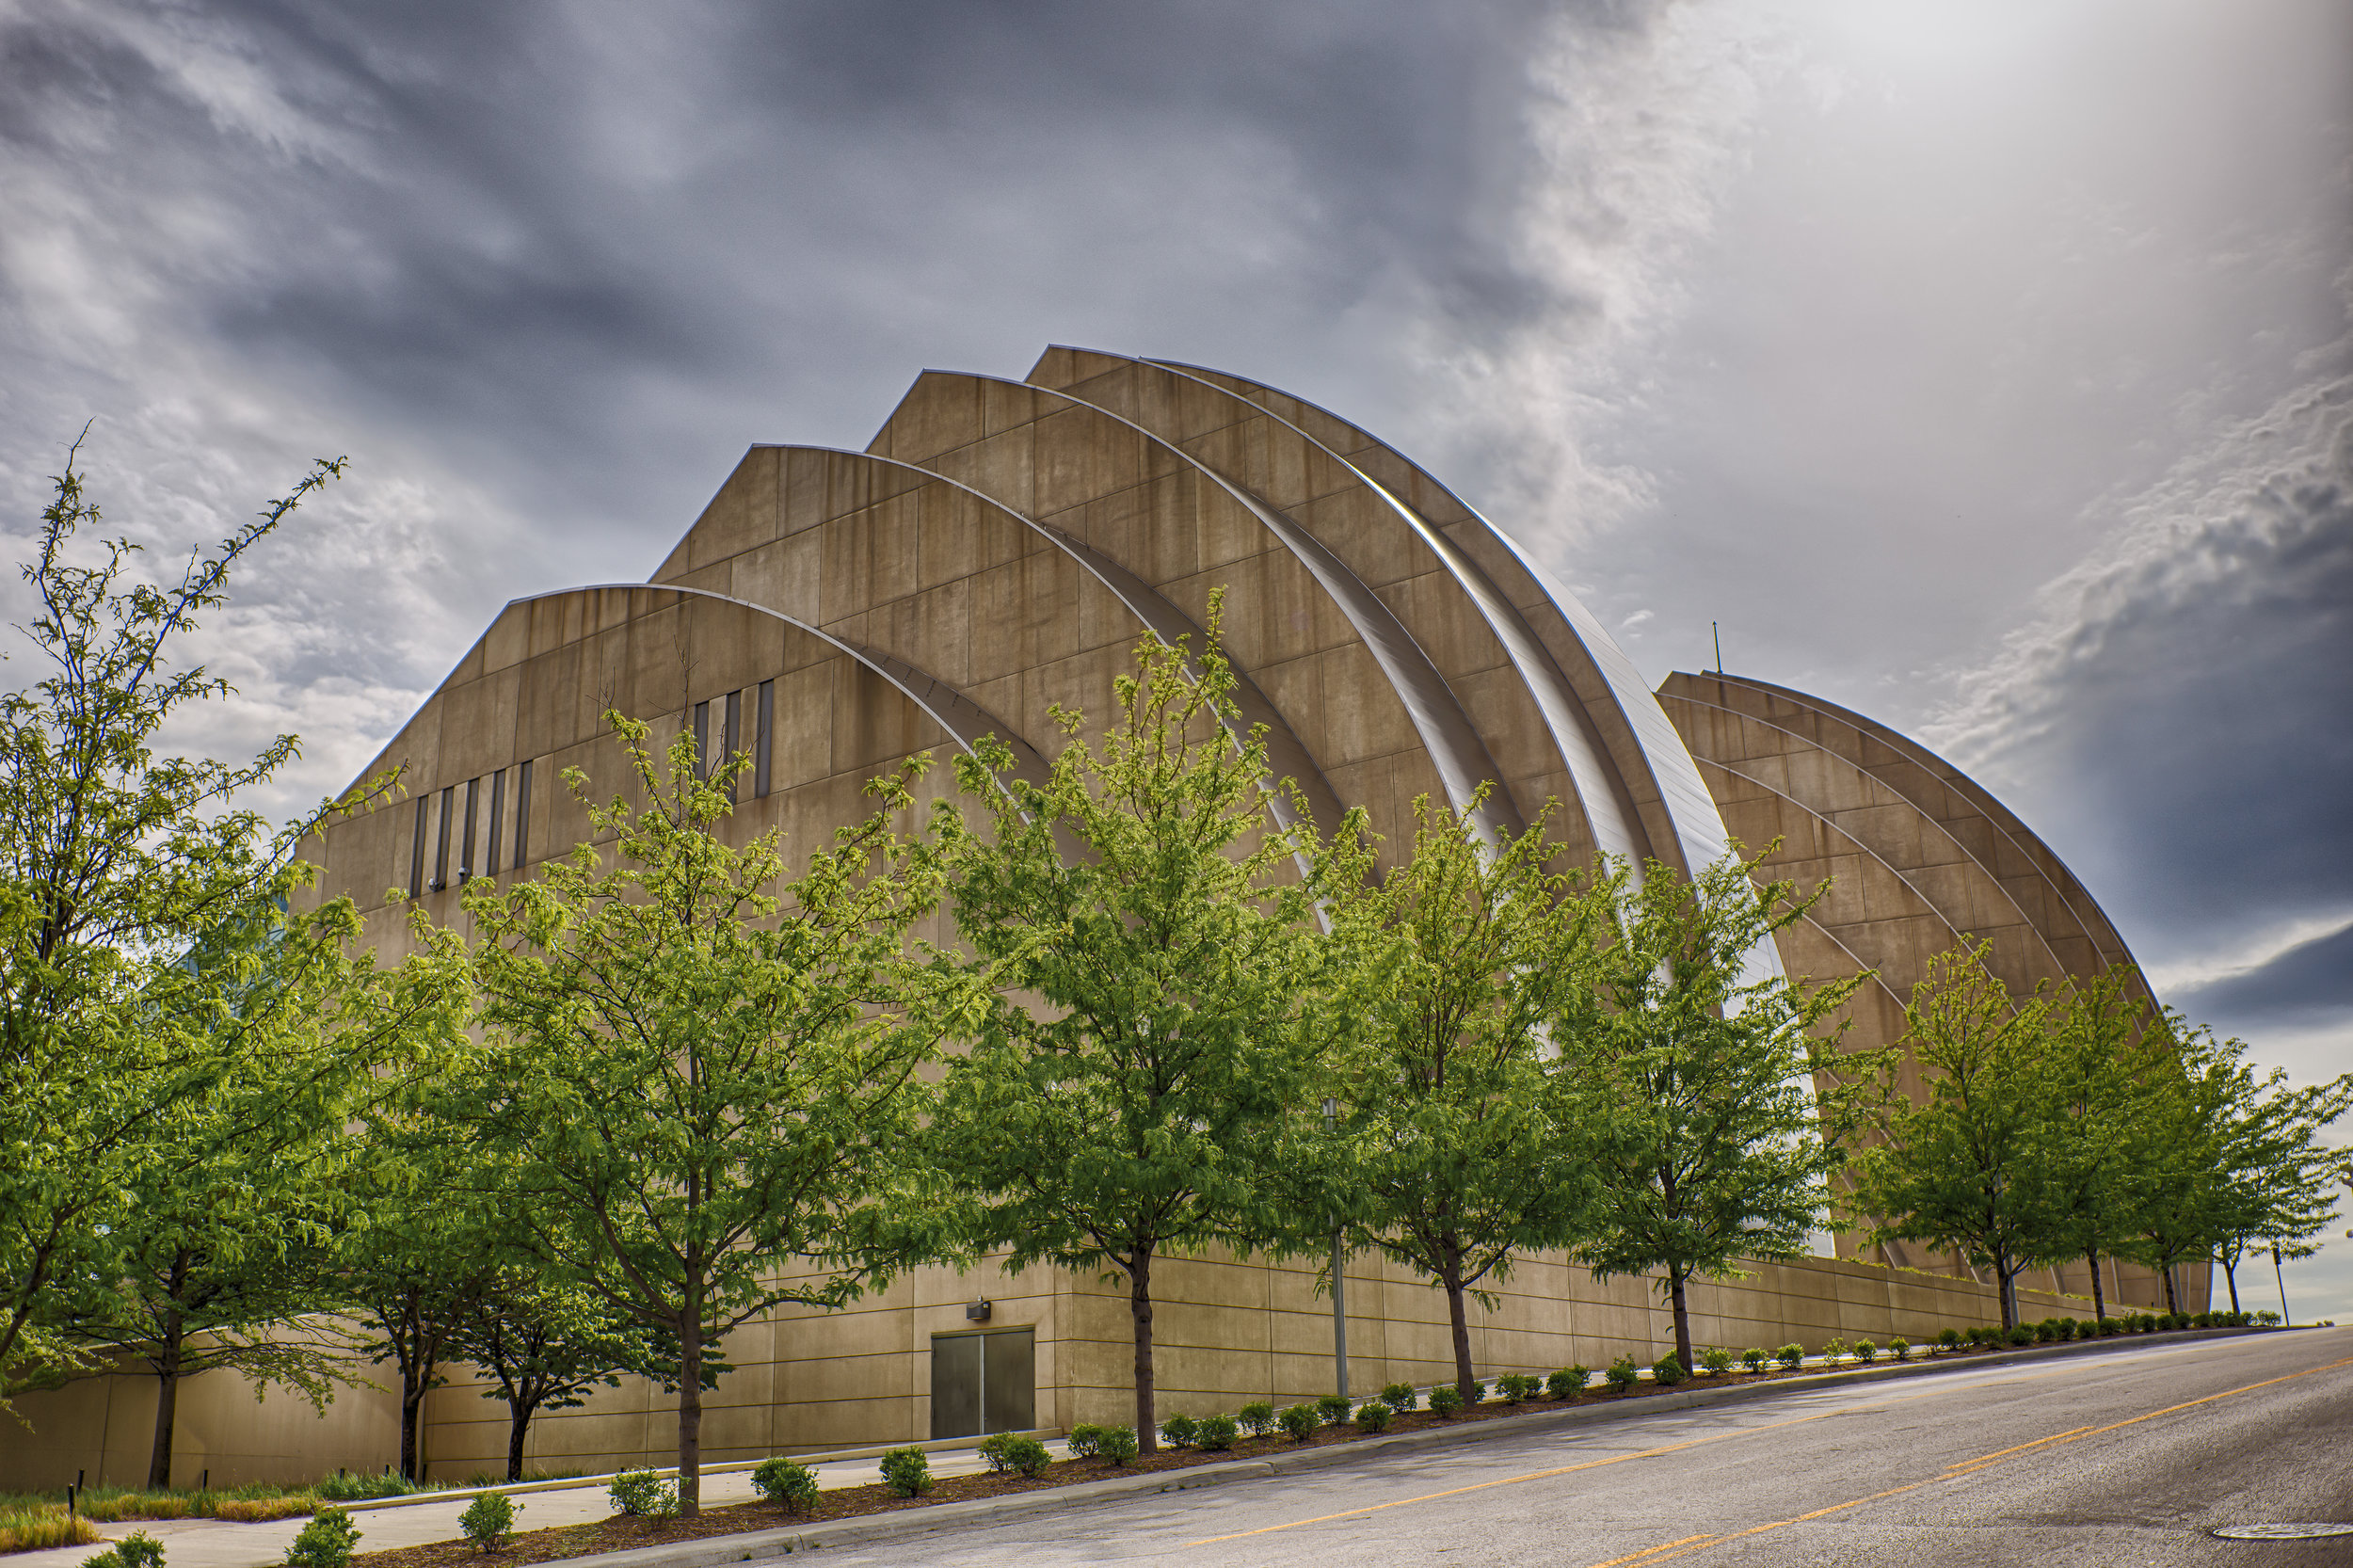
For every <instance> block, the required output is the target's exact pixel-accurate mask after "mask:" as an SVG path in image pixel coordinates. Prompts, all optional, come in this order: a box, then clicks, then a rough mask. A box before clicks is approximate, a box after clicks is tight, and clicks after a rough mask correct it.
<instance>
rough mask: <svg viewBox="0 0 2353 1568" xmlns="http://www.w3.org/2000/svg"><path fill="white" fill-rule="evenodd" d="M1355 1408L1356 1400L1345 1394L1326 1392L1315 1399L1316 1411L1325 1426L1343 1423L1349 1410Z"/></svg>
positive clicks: (1346, 1419) (1345, 1421)
mask: <svg viewBox="0 0 2353 1568" xmlns="http://www.w3.org/2000/svg"><path fill="white" fill-rule="evenodd" d="M1355 1408H1356V1401H1355V1400H1352V1399H1350V1398H1349V1397H1348V1396H1347V1395H1345V1394H1326V1395H1324V1396H1323V1398H1321V1399H1320V1400H1317V1401H1316V1411H1317V1413H1318V1414H1320V1415H1321V1416H1322V1417H1323V1424H1324V1425H1325V1426H1327V1427H1337V1426H1343V1425H1345V1424H1346V1423H1347V1421H1348V1417H1349V1414H1350V1412H1352V1411H1353V1410H1354V1409H1355Z"/></svg>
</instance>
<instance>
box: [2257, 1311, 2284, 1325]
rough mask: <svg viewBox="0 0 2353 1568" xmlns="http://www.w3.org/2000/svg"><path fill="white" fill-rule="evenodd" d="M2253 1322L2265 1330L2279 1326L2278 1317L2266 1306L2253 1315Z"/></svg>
mask: <svg viewBox="0 0 2353 1568" xmlns="http://www.w3.org/2000/svg"><path fill="white" fill-rule="evenodd" d="M2255 1321H2256V1322H2257V1323H2259V1324H2261V1325H2262V1326H2263V1327H2265V1328H2273V1327H2276V1326H2277V1325H2278V1324H2279V1321H2280V1315H2279V1314H2278V1313H2277V1312H2274V1311H2272V1310H2271V1308H2269V1307H2267V1306H2266V1307H2265V1308H2264V1309H2263V1310H2262V1311H2261V1312H2258V1313H2256V1314H2255Z"/></svg>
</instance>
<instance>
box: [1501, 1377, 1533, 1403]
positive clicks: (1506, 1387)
mask: <svg viewBox="0 0 2353 1568" xmlns="http://www.w3.org/2000/svg"><path fill="white" fill-rule="evenodd" d="M1544 1385H1545V1384H1544V1379H1542V1378H1534V1377H1529V1375H1528V1374H1526V1373H1525V1372H1506V1373H1504V1374H1503V1376H1501V1377H1499V1378H1497V1379H1496V1392H1497V1394H1499V1395H1501V1396H1502V1398H1503V1402H1504V1403H1505V1404H1518V1403H1520V1402H1521V1401H1522V1400H1527V1399H1530V1398H1532V1397H1533V1396H1534V1395H1535V1392H1536V1390H1537V1389H1539V1388H1542V1387H1543V1386H1544Z"/></svg>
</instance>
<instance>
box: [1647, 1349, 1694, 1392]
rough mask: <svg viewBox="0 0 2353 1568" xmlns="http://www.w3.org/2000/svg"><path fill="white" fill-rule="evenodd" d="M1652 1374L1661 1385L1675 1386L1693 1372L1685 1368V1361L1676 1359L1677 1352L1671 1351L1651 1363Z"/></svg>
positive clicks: (1652, 1377) (1663, 1386)
mask: <svg viewBox="0 0 2353 1568" xmlns="http://www.w3.org/2000/svg"><path fill="white" fill-rule="evenodd" d="M1650 1375H1651V1379H1652V1381H1653V1382H1655V1383H1657V1384H1658V1386H1659V1387H1661V1388H1673V1386H1674V1385H1675V1384H1678V1383H1681V1382H1682V1381H1683V1380H1684V1379H1685V1378H1688V1377H1689V1376H1690V1375H1691V1374H1690V1373H1689V1372H1687V1371H1685V1370H1684V1369H1683V1363H1682V1362H1681V1361H1679V1360H1677V1359H1676V1357H1675V1352H1673V1351H1669V1352H1667V1353H1666V1354H1665V1355H1662V1356H1660V1357H1659V1358H1658V1359H1657V1360H1656V1361H1654V1362H1652V1363H1651V1364H1650Z"/></svg>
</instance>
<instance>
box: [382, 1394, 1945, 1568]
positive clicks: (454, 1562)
mask: <svg viewBox="0 0 2353 1568" xmlns="http://www.w3.org/2000/svg"><path fill="white" fill-rule="evenodd" d="M1938 1359H1940V1360H1942V1359H1946V1357H1944V1356H1940V1357H1939V1358H1938ZM1816 1370H1817V1371H1818V1370H1819V1368H1816ZM1801 1375H1804V1374H1802V1373H1800V1372H1785V1371H1783V1370H1781V1369H1780V1368H1773V1369H1772V1370H1770V1371H1766V1372H1734V1373H1730V1374H1727V1375H1725V1376H1722V1377H1700V1378H1694V1379H1692V1380H1691V1382H1690V1383H1689V1384H1686V1386H1687V1387H1694V1386H1695V1387H1702V1388H1705V1387H1714V1386H1718V1385H1721V1384H1736V1383H1737V1384H1750V1383H1772V1382H1778V1381H1779V1380H1781V1379H1783V1378H1790V1377H1798V1376H1801ZM1666 1392H1668V1390H1666V1389H1664V1388H1661V1387H1659V1386H1658V1385H1657V1384H1653V1383H1642V1384H1636V1385H1635V1386H1634V1389H1633V1391H1632V1392H1630V1393H1625V1394H1615V1393H1611V1392H1609V1391H1608V1390H1607V1389H1593V1390H1589V1391H1588V1392H1586V1393H1585V1394H1583V1395H1581V1396H1579V1397H1578V1398H1577V1399H1574V1400H1556V1399H1552V1398H1550V1397H1548V1396H1545V1395H1539V1396H1538V1397H1536V1398H1535V1399H1532V1400H1529V1401H1528V1402H1527V1403H1525V1404H1517V1405H1510V1404H1505V1403H1503V1402H1502V1401H1501V1400H1489V1401H1488V1402H1487V1403H1485V1404H1482V1405H1480V1406H1478V1407H1476V1408H1475V1409H1472V1410H1468V1411H1465V1412H1462V1413H1461V1414H1459V1415H1457V1416H1454V1417H1453V1418H1452V1419H1451V1420H1441V1419H1440V1418H1439V1417H1437V1416H1433V1415H1431V1414H1430V1413H1429V1412H1428V1411H1426V1410H1417V1411H1413V1412H1410V1413H1407V1414H1404V1415H1401V1416H1398V1417H1397V1418H1396V1419H1394V1420H1392V1421H1391V1422H1390V1423H1389V1430H1388V1432H1385V1433H1379V1434H1376V1433H1372V1432H1358V1431H1357V1430H1356V1429H1355V1428H1354V1427H1353V1426H1348V1427H1325V1428H1323V1429H1322V1430H1321V1431H1319V1432H1317V1433H1316V1434H1315V1435H1314V1436H1313V1437H1310V1438H1309V1439H1308V1440H1307V1441H1306V1442H1305V1443H1304V1444H1301V1443H1294V1442H1292V1441H1291V1440H1290V1439H1289V1437H1286V1436H1284V1435H1282V1434H1280V1433H1277V1434H1275V1435H1273V1436H1271V1437H1244V1438H1241V1439H1240V1440H1238V1441H1237V1442H1236V1443H1235V1444H1234V1447H1233V1448H1232V1449H1231V1450H1229V1451H1228V1452H1225V1453H1203V1452H1201V1451H1199V1450H1198V1449H1194V1448H1163V1449H1161V1450H1160V1451H1159V1452H1158V1453H1151V1454H1139V1455H1137V1456H1136V1457H1135V1458H1134V1459H1131V1460H1129V1461H1128V1463H1127V1464H1112V1463H1111V1462H1110V1461H1108V1460H1101V1459H1065V1460H1058V1461H1056V1462H1055V1463H1054V1464H1051V1465H1049V1466H1048V1468H1047V1471H1046V1473H1045V1474H1044V1475H1042V1476H1039V1477H1037V1478H1035V1479H1034V1480H1032V1478H1030V1477H1028V1476H1022V1475H1002V1476H999V1475H972V1476H942V1477H939V1478H936V1480H934V1482H933V1485H932V1490H931V1491H930V1492H929V1493H928V1494H926V1495H925V1496H920V1497H902V1496H898V1495H897V1494H896V1493H893V1492H892V1491H890V1490H889V1488H888V1487H885V1486H883V1485H880V1484H879V1483H878V1484H875V1485H872V1486H846V1487H838V1488H835V1489H833V1490H830V1491H826V1492H824V1493H821V1494H820V1495H819V1496H818V1500H817V1506H816V1508H815V1509H814V1510H812V1511H811V1512H808V1513H788V1512H785V1510H784V1509H783V1508H782V1507H781V1506H779V1505H777V1504H775V1503H767V1502H751V1503H735V1504H732V1505H729V1506H728V1507H725V1508H710V1509H705V1510H704V1511H703V1512H702V1515H701V1516H700V1517H699V1518H695V1519H632V1518H626V1517H622V1516H619V1515H616V1516H615V1517H613V1518H610V1519H606V1520H603V1521H600V1522H599V1523H596V1524H590V1525H567V1526H563V1527H560V1528H552V1529H540V1530H529V1531H525V1532H522V1533H520V1534H517V1535H514V1536H511V1537H509V1538H508V1540H507V1543H506V1544H505V1545H504V1546H502V1547H501V1548H499V1550H498V1551H497V1552H496V1553H494V1554H492V1557H493V1560H495V1561H496V1562H498V1563H500V1564H522V1563H531V1562H558V1561H561V1560H564V1559H566V1558H574V1557H588V1556H592V1555H594V1554H596V1553H598V1552H620V1551H628V1550H629V1549H631V1548H632V1547H636V1546H659V1545H666V1544H669V1543H671V1542H674V1541H703V1540H708V1539H710V1538H711V1537H712V1536H719V1535H736V1534H740V1533H742V1532H744V1531H746V1530H761V1529H775V1528H778V1527H780V1526H788V1525H798V1526H810V1525H822V1524H824V1523H826V1522H828V1521H831V1520H839V1519H856V1518H860V1517H863V1516H864V1515H866V1514H870V1513H893V1512H900V1511H902V1510H906V1509H917V1508H931V1507H934V1506H936V1505H937V1504H940V1503H961V1502H970V1501H972V1500H974V1499H975V1498H980V1497H1002V1496H1011V1495H1012V1494H1014V1493H1016V1492H1043V1491H1046V1490H1048V1488H1051V1487H1057V1486H1069V1485H1072V1484H1074V1483H1075V1482H1078V1481H1086V1480H1107V1479H1109V1478H1111V1477H1113V1476H1128V1475H1138V1474H1148V1473H1151V1472H1155V1471H1160V1470H1192V1469H1198V1468H1201V1467H1203V1466H1206V1465H1210V1464H1230V1463H1232V1462H1233V1461H1235V1460H1238V1459H1262V1458H1264V1457H1266V1456H1267V1455H1269V1454H1277V1453H1289V1451H1291V1450H1292V1449H1294V1448H1328V1447H1331V1446H1333V1445H1335V1444H1340V1443H1361V1442H1365V1441H1367V1440H1369V1439H1370V1438H1372V1437H1373V1436H1375V1435H1382V1436H1394V1435H1396V1434H1397V1433H1399V1432H1420V1431H1424V1430H1426V1429H1428V1428H1431V1427H1438V1426H1443V1427H1461V1426H1467V1425H1470V1424H1471V1423H1473V1422H1477V1421H1501V1420H1510V1419H1511V1418H1512V1417H1513V1416H1532V1415H1536V1414H1539V1413H1541V1412H1544V1411H1547V1410H1560V1409H1561V1408H1563V1407H1565V1406H1567V1405H1572V1404H1575V1405H1593V1404H1625V1403H1628V1402H1639V1401H1641V1400H1643V1399H1645V1398H1647V1397H1649V1396H1651V1395H1654V1394H1663V1393H1666ZM526 1500H527V1499H526ZM360 1527H361V1528H362V1530H364V1529H365V1528H366V1519H365V1517H364V1516H362V1518H361V1519H360ZM481 1561H482V1558H481V1554H479V1553H477V1552H476V1551H475V1550H474V1547H473V1544H472V1542H468V1541H462V1540H460V1541H438V1542H434V1543H432V1544H428V1545H424V1546H403V1547H400V1548H398V1549H397V1550H393V1551H386V1552H362V1553H360V1555H358V1556H356V1557H354V1558H353V1559H352V1564H353V1568H464V1565H465V1564H469V1563H473V1564H480V1563H481Z"/></svg>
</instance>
